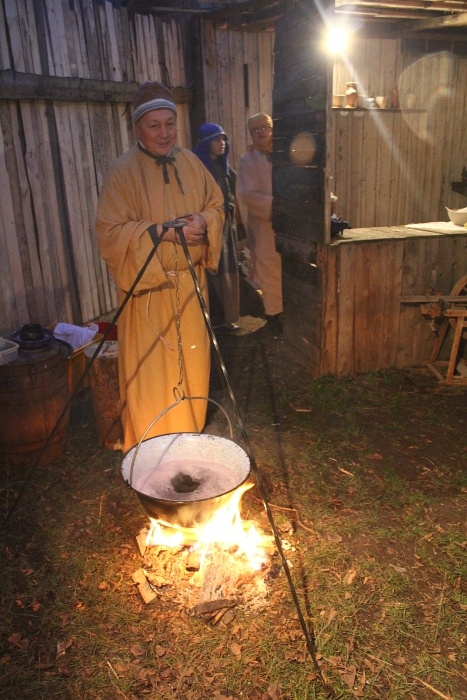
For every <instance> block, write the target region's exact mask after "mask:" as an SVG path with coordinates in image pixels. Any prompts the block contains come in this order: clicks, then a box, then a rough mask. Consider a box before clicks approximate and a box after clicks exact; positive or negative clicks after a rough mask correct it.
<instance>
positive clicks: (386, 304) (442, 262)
mask: <svg viewBox="0 0 467 700" xmlns="http://www.w3.org/2000/svg"><path fill="white" fill-rule="evenodd" d="M466 257H467V232H466V233H462V231H461V232H460V233H458V234H444V235H442V234H433V233H431V234H427V233H426V232H423V231H416V230H415V229H405V228H403V227H394V228H377V227H372V228H369V229H353V230H352V231H351V232H346V238H345V239H342V240H336V241H334V242H333V243H332V244H331V245H318V246H317V255H316V264H314V265H304V264H303V263H296V262H295V264H294V261H293V260H292V259H291V258H289V257H286V259H285V265H284V275H283V277H284V289H285V295H284V307H285V309H284V310H285V314H284V316H285V321H286V327H285V330H286V337H287V339H288V341H289V342H290V344H291V345H292V346H293V347H294V348H295V351H296V353H297V357H298V358H299V359H300V360H301V361H302V362H303V364H304V365H305V366H306V367H307V369H308V370H309V371H310V373H311V374H312V375H313V376H322V375H325V374H335V375H342V376H345V375H348V374H353V373H357V372H368V371H374V370H379V369H389V368H395V367H399V368H401V367H410V366H415V365H420V364H422V363H423V362H424V361H426V360H428V359H429V356H430V352H431V349H432V347H433V344H434V341H435V335H434V333H433V331H432V329H431V326H430V322H429V320H426V319H425V318H424V317H423V316H422V314H421V313H420V309H419V306H418V305H405V304H401V301H400V297H401V296H414V295H415V296H416V295H422V294H427V293H430V290H433V292H435V291H438V292H442V293H444V294H448V293H449V292H450V291H451V290H452V289H453V287H454V285H455V284H456V282H458V281H459V280H460V279H461V277H462V276H463V275H465V262H466ZM292 290H295V291H294V293H292Z"/></svg>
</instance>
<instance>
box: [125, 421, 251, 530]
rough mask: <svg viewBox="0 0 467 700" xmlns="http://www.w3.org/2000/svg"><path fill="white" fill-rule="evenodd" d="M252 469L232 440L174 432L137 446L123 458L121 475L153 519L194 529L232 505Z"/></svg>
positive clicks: (244, 453)
mask: <svg viewBox="0 0 467 700" xmlns="http://www.w3.org/2000/svg"><path fill="white" fill-rule="evenodd" d="M138 448H139V449H138ZM136 450H138V452H137V454H136V455H135V452H136ZM250 469H251V466H250V459H249V457H248V455H247V454H246V452H245V451H244V450H243V449H242V448H241V447H240V446H239V445H237V443H235V442H233V441H232V440H229V439H227V438H223V437H219V436H216V435H207V434H200V433H171V434H168V435H161V436H159V437H155V438H150V439H149V440H145V441H144V442H142V443H140V445H138V446H137V447H133V448H132V449H131V450H130V451H129V452H128V453H127V454H126V456H125V457H124V459H123V464H122V476H123V479H124V480H125V481H126V483H127V484H128V485H129V486H130V487H131V488H132V489H133V490H134V491H135V493H136V494H137V496H138V498H139V500H140V502H141V504H142V505H143V507H144V509H145V510H146V512H147V514H148V515H149V516H150V517H151V518H155V519H157V520H163V521H164V522H165V523H168V524H170V525H179V526H181V527H188V528H190V527H195V526H196V525H200V524H203V523H205V522H207V521H208V520H209V519H210V517H211V516H212V515H213V514H214V513H215V512H216V510H218V508H220V507H221V506H223V505H224V504H225V503H227V502H228V501H229V500H230V498H231V496H232V493H233V491H235V490H236V489H237V488H238V487H239V486H241V485H242V484H244V483H245V482H246V481H247V479H248V477H249V476H250Z"/></svg>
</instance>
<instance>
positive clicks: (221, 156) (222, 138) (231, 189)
mask: <svg viewBox="0 0 467 700" xmlns="http://www.w3.org/2000/svg"><path fill="white" fill-rule="evenodd" d="M229 148H230V144H229V139H228V138H227V135H226V133H225V131H224V130H223V128H222V127H221V126H220V125H219V124H213V123H207V124H203V125H202V126H201V127H200V128H199V132H198V143H197V145H196V148H195V150H194V152H195V154H196V155H197V156H198V158H199V159H200V160H201V162H202V163H203V164H204V165H205V166H206V168H207V169H208V170H209V172H210V173H211V175H212V176H213V177H214V179H215V181H216V182H217V184H218V185H219V187H220V188H221V190H222V194H223V195H224V211H225V222H224V229H223V232H222V252H221V257H220V260H219V268H218V271H217V274H211V273H209V274H208V286H209V297H210V306H211V317H212V319H213V323H214V328H215V330H218V331H220V332H227V333H229V332H233V331H236V330H238V328H239V326H238V325H237V321H238V317H239V313H240V287H239V274H238V258H237V226H236V219H235V183H236V173H235V171H234V170H232V168H231V167H230V166H229V161H228V156H229Z"/></svg>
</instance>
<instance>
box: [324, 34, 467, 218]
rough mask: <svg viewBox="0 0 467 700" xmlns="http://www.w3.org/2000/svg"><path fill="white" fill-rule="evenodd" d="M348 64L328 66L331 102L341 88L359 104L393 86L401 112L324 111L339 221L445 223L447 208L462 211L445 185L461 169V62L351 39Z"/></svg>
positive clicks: (466, 133)
mask: <svg viewBox="0 0 467 700" xmlns="http://www.w3.org/2000/svg"><path fill="white" fill-rule="evenodd" d="M347 56H348V58H347V59H346V60H343V59H339V60H336V61H335V63H334V74H333V94H342V93H344V92H345V83H346V81H348V80H355V81H356V82H357V83H358V90H359V93H360V94H361V95H364V96H373V95H375V96H376V95H383V96H388V97H389V95H390V92H391V89H392V87H393V86H394V85H397V86H398V89H399V96H400V104H401V108H402V109H401V110H392V109H384V110H383V109H378V110H363V111H361V110H356V111H354V110H351V109H347V110H338V109H332V110H330V114H329V137H328V149H329V152H328V168H327V172H328V185H329V188H330V189H331V190H333V191H334V192H335V193H336V194H337V195H338V197H339V200H338V203H337V209H338V213H339V214H341V215H342V216H343V217H344V218H345V219H346V220H347V221H349V223H350V224H351V225H352V226H354V227H368V226H396V225H402V224H408V223H421V222H428V221H447V220H448V217H447V214H446V210H445V207H446V206H449V207H451V208H457V207H463V206H465V204H466V201H465V197H462V196H461V195H460V194H456V193H455V192H453V191H452V189H451V182H452V181H459V180H460V178H461V172H462V168H463V167H464V166H465V165H466V163H467V129H466V128H465V125H466V123H467V88H466V86H467V57H465V56H464V57H460V56H456V55H454V54H451V53H447V52H443V53H435V54H429V55H424V56H421V55H420V54H413V53H410V54H409V53H403V52H402V45H401V40H400V39H397V38H394V39H360V38H358V39H354V40H353V42H352V43H351V45H350V46H349V49H348V52H347ZM409 92H412V93H413V95H414V97H413V99H414V109H408V108H407V95H408V93H409ZM363 99H364V98H361V104H362V102H363Z"/></svg>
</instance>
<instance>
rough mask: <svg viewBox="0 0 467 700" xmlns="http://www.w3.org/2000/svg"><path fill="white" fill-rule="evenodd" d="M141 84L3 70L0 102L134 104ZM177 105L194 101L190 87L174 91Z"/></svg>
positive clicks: (0, 83) (0, 82)
mask: <svg viewBox="0 0 467 700" xmlns="http://www.w3.org/2000/svg"><path fill="white" fill-rule="evenodd" d="M137 87H138V83H136V82H133V81H132V82H117V81H113V80H92V79H89V78H64V77H59V76H50V75H38V74H35V73H18V72H17V71H14V70H11V69H8V70H3V71H2V70H0V100H34V99H35V100H56V101H58V100H61V101H66V102H132V100H133V95H134V94H135V91H136V88H137ZM172 94H173V98H174V102H176V103H177V104H184V103H186V102H191V99H192V91H191V90H190V89H189V88H184V87H176V88H173V89H172Z"/></svg>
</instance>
